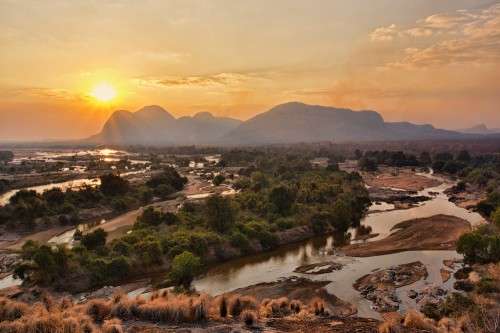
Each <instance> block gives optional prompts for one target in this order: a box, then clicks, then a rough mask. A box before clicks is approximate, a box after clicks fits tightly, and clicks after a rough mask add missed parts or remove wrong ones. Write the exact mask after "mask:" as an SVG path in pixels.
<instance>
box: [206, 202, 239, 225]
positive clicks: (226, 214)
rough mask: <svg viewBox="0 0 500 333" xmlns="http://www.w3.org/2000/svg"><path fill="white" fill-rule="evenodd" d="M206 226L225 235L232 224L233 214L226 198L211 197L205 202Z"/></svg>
mask: <svg viewBox="0 0 500 333" xmlns="http://www.w3.org/2000/svg"><path fill="white" fill-rule="evenodd" d="M206 210H207V219H208V224H209V225H210V226H211V227H212V229H214V230H216V231H218V232H220V233H225V232H227V231H229V229H230V228H231V227H232V226H233V224H234V212H233V208H232V207H231V202H230V200H229V199H228V198H224V197H221V196H220V195H213V196H211V197H209V198H208V199H207V202H206Z"/></svg>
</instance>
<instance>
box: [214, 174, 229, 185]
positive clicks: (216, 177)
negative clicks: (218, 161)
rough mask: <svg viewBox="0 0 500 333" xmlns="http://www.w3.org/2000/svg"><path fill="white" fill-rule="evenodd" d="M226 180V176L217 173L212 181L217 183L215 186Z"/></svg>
mask: <svg viewBox="0 0 500 333" xmlns="http://www.w3.org/2000/svg"><path fill="white" fill-rule="evenodd" d="M224 180H226V178H224V176H223V175H217V176H215V177H214V179H213V180H212V183H213V184H214V185H215V186H219V185H220V184H222V183H223V182H224Z"/></svg>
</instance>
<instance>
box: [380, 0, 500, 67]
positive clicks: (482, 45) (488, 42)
mask: <svg viewBox="0 0 500 333" xmlns="http://www.w3.org/2000/svg"><path fill="white" fill-rule="evenodd" d="M408 37H412V38H424V39H425V38H428V40H424V41H421V42H420V44H419V45H422V43H423V44H424V46H420V47H418V48H416V47H413V46H411V47H406V48H405V49H404V53H403V57H402V58H401V59H400V60H397V61H394V62H391V63H390V64H389V66H391V67H400V68H422V67H430V66H441V65H447V64H457V63H475V64H485V63H497V62H500V4H498V3H497V4H495V5H492V6H490V7H488V8H486V9H482V10H475V11H467V10H459V11H456V12H454V13H444V14H435V15H431V16H429V17H427V18H424V19H422V20H419V21H417V23H416V25H415V26H413V27H406V28H397V27H396V26H395V25H391V26H389V27H381V28H378V29H376V30H375V31H373V32H372V33H371V34H370V38H371V40H372V41H392V40H394V39H396V38H399V39H401V40H400V42H402V43H403V42H407V43H411V40H410V41H408V40H405V39H404V38H408ZM431 37H432V38H431Z"/></svg>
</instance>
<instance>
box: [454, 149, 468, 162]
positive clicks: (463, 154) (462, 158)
mask: <svg viewBox="0 0 500 333" xmlns="http://www.w3.org/2000/svg"><path fill="white" fill-rule="evenodd" d="M457 161H460V162H464V163H469V162H470V161H471V156H470V154H469V152H468V151H467V150H461V151H460V152H459V153H458V155H457Z"/></svg>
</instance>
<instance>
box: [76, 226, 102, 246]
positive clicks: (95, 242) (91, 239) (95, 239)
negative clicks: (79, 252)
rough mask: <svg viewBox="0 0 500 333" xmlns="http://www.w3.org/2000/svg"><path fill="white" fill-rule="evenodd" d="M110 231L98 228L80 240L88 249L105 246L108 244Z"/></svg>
mask: <svg viewBox="0 0 500 333" xmlns="http://www.w3.org/2000/svg"><path fill="white" fill-rule="evenodd" d="M107 236H108V233H107V232H106V231H104V230H103V229H102V228H98V229H96V230H95V231H93V232H91V233H88V234H86V235H83V236H82V240H81V241H80V242H81V244H82V245H83V246H85V247H86V248H87V249H88V250H95V249H97V248H98V247H101V246H104V245H105V244H106V237H107Z"/></svg>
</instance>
